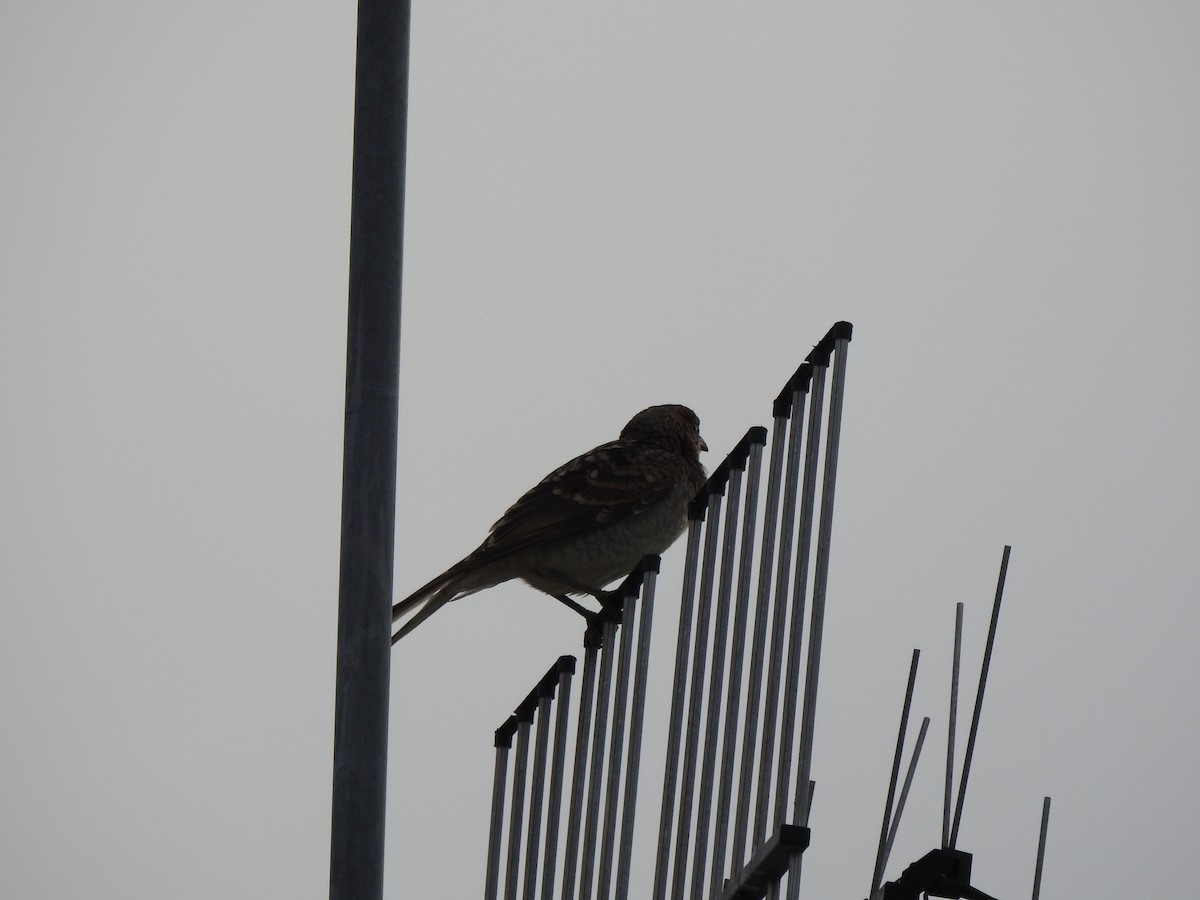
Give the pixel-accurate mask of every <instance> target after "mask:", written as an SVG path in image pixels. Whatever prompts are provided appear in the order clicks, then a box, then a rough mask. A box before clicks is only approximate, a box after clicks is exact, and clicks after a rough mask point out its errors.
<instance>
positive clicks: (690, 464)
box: [392, 404, 708, 644]
mask: <svg viewBox="0 0 1200 900" xmlns="http://www.w3.org/2000/svg"><path fill="white" fill-rule="evenodd" d="M707 449H708V445H707V444H705V443H704V439H703V438H702V437H700V420H699V419H698V418H697V417H696V414H695V413H694V412H692V411H691V410H690V409H688V408H687V407H686V406H678V405H674V404H668V405H664V406H651V407H649V408H647V409H643V410H642V411H641V412H639V413H638V414H637V415H636V416H634V417H633V418H632V419H630V420H629V422H628V424H627V425H626V426H625V427H624V428H623V429H621V435H620V437H619V438H617V440H615V441H610V442H609V443H607V444H601V445H600V446H599V447H596V448H594V449H592V450H589V451H588V452H587V453H585V454H583V455H582V456H577V457H575V459H573V460H571V461H570V462H568V463H566V464H565V465H563V466H561V467H559V468H558V469H555V470H554V471H553V472H551V473H550V474H549V475H547V476H546V477H545V478H543V479H542V480H541V481H540V482H539V483H538V484H537V485H536V486H535V487H533V488H532V489H530V490H529V491H527V492H526V493H525V495H524V496H523V497H521V499H520V500H518V501H517V502H516V503H514V504H513V505H512V506H511V507H509V509H508V511H507V512H506V513H505V514H504V515H503V516H501V517H500V520H499V521H498V522H496V524H495V525H493V526H492V527H491V533H490V534H489V535H488V537H487V539H486V540H485V541H484V542H483V543H482V544H480V545H479V547H477V548H476V549H475V550H473V551H472V552H471V553H469V554H468V555H467V556H465V557H464V558H463V559H461V560H460V561H459V562H456V563H455V564H454V565H452V566H451V567H450V568H449V569H447V570H446V571H445V572H443V573H442V574H441V575H439V576H437V578H434V579H433V580H432V581H430V582H428V583H427V584H425V585H423V586H422V587H420V588H418V589H417V590H416V591H414V592H413V593H412V594H411V595H410V596H408V597H406V598H405V599H403V600H401V601H400V602H399V603H397V604H395V605H394V606H393V607H392V622H393V623H394V622H396V621H398V620H399V619H401V618H403V617H404V616H405V615H407V614H409V613H412V615H410V616H409V618H408V619H407V621H405V622H404V624H403V625H402V626H401V627H400V630H399V631H397V632H396V634H395V635H393V637H392V643H393V644H394V643H396V641H398V640H400V638H402V637H404V636H405V635H406V634H408V633H409V632H410V631H412V630H413V629H414V628H416V627H417V626H418V625H420V624H421V623H422V622H424V621H425V620H426V619H427V618H429V617H430V616H431V615H433V614H434V613H435V612H437V611H438V610H439V609H441V608H442V607H443V606H445V605H446V604H447V603H449V602H450V601H451V600H457V599H458V598H459V597H465V596H467V595H468V594H473V593H475V592H476V591H482V590H484V589H485V588H490V587H492V586H494V585H497V584H500V583H501V582H504V581H509V580H510V579H513V578H520V579H522V580H524V581H525V582H527V583H528V584H530V585H532V586H533V587H535V588H537V589H538V590H539V591H544V592H545V593H547V594H549V595H550V596H552V597H554V598H555V599H557V600H559V601H561V602H562V603H564V604H566V605H567V606H569V607H570V608H571V609H573V610H575V611H576V612H578V613H580V614H581V615H583V616H585V617H587V618H589V620H590V619H591V618H594V616H595V613H592V612H590V611H589V610H588V609H586V608H585V607H584V606H582V605H581V604H579V603H577V602H576V601H574V600H572V599H571V598H570V596H569V595H571V594H576V595H578V594H588V595H591V596H593V597H596V598H597V599H599V600H600V601H601V602H602V603H603V602H604V601H605V599H606V594H605V592H604V590H603V588H604V586H605V585H607V584H610V583H612V582H613V581H615V580H616V579H618V578H623V577H624V576H625V575H627V574H629V572H630V570H632V569H633V567H634V566H636V565H637V564H638V562H639V561H640V560H641V558H642V557H643V556H647V555H651V554H660V553H662V552H663V551H664V550H666V549H667V548H668V547H670V546H671V544H673V543H674V542H675V539H676V538H678V537H679V535H680V534H682V533H683V530H684V528H685V527H686V525H687V507H688V503H689V501H691V499H692V498H693V497H694V496H695V495H696V493H697V492H698V491H699V490H700V488H701V487H702V486H703V485H704V479H705V472H704V466H702V465H701V464H700V451H701V450H707ZM414 610H415V612H414Z"/></svg>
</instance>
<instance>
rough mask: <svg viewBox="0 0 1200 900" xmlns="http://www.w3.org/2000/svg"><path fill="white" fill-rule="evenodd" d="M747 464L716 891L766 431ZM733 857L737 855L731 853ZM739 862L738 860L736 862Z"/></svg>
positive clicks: (758, 430)
mask: <svg viewBox="0 0 1200 900" xmlns="http://www.w3.org/2000/svg"><path fill="white" fill-rule="evenodd" d="M749 439H750V464H749V468H748V470H747V474H746V499H745V503H744V506H745V515H743V517H742V543H741V549H740V551H739V553H740V559H739V560H738V586H737V604H736V606H735V608H734V614H733V637H732V639H731V640H732V646H731V648H730V651H729V654H730V659H729V690H728V691H727V692H726V695H725V725H724V744H723V745H722V748H721V760H722V764H721V784H720V787H719V788H718V796H717V818H716V829H717V830H716V835H715V836H714V840H713V863H712V873H713V887H714V888H715V890H716V892H717V893H719V892H720V888H721V885H722V883H723V881H722V880H723V879H724V877H725V858H726V850H727V848H728V844H729V831H730V827H729V826H730V824H731V823H730V821H729V819H730V815H729V807H730V804H731V802H732V795H733V779H734V774H735V765H734V762H735V759H736V757H735V750H736V746H737V737H738V719H739V716H740V713H741V701H742V669H743V666H744V664H745V656H746V625H747V622H748V619H749V614H750V575H751V572H752V571H753V566H754V537H755V529H756V528H757V526H758V485H759V481H760V480H761V475H762V450H763V446H764V445H765V444H766V441H767V429H765V428H762V427H755V428H751V429H750V433H749ZM735 855H737V854H736V853H735ZM739 861H740V860H739Z"/></svg>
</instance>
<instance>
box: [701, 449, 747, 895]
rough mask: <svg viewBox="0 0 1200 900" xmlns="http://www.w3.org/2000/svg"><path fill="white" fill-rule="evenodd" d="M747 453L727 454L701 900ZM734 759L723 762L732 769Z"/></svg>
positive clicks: (707, 726) (704, 773) (704, 767)
mask: <svg viewBox="0 0 1200 900" xmlns="http://www.w3.org/2000/svg"><path fill="white" fill-rule="evenodd" d="M749 451H750V436H749V435H746V437H745V438H744V439H743V440H742V441H741V442H739V444H738V447H737V448H735V449H734V451H733V453H731V454H730V455H729V487H728V492H729V493H728V497H727V499H726V501H725V523H724V525H722V527H721V575H720V580H719V581H718V582H717V609H716V614H715V617H714V622H715V624H716V628H715V629H714V630H713V641H712V666H711V667H710V668H709V675H708V711H707V713H706V716H705V721H704V756H703V762H702V763H701V769H700V784H701V785H702V786H703V790H701V791H700V806H699V809H698V810H697V812H696V846H695V849H694V851H693V855H692V897H693V898H695V900H700V898H701V897H702V896H703V894H704V890H705V887H706V885H707V878H706V874H705V870H706V867H707V865H708V859H709V855H710V854H711V852H712V848H711V847H710V846H709V830H710V827H711V819H712V801H713V792H712V786H713V784H714V783H715V782H716V780H717V775H716V767H717V738H718V731H719V729H720V725H721V700H722V697H723V689H724V687H725V655H726V653H725V650H726V647H727V645H728V637H729V601H730V598H731V596H732V593H733V564H734V561H735V560H736V554H735V553H734V549H735V546H736V544H737V533H738V532H737V526H738V513H740V512H741V496H742V475H743V473H744V470H745V468H746V456H747V454H748V453H749ZM732 765H733V760H731V759H730V760H723V767H724V766H732Z"/></svg>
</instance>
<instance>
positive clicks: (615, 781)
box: [596, 593, 638, 900]
mask: <svg viewBox="0 0 1200 900" xmlns="http://www.w3.org/2000/svg"><path fill="white" fill-rule="evenodd" d="M637 607H638V595H637V593H634V594H632V595H629V596H626V597H625V604H624V606H623V607H622V609H621V624H622V625H623V626H624V627H623V628H621V630H620V631H619V632H618V634H619V637H620V645H621V647H620V652H619V653H618V654H617V680H616V683H615V685H614V686H613V701H612V707H613V714H612V726H611V728H610V730H611V732H612V738H611V740H610V741H609V743H608V772H607V773H606V777H607V781H606V782H605V785H604V818H603V826H602V828H601V838H600V876H599V879H598V881H599V885H598V887H597V889H596V896H597V897H599V898H601V900H607V898H608V897H609V896H610V894H609V890H610V888H611V885H612V878H613V875H615V874H616V873H615V872H614V871H613V854H614V853H615V852H616V841H617V804H618V802H619V801H620V799H621V773H622V771H623V768H624V762H625V757H624V753H625V725H626V722H625V719H626V714H627V712H628V709H629V680H630V677H631V675H632V669H633V648H634V642H635V635H634V633H633V622H634V615H635V613H636V612H637Z"/></svg>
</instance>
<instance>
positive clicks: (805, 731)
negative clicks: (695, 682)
mask: <svg viewBox="0 0 1200 900" xmlns="http://www.w3.org/2000/svg"><path fill="white" fill-rule="evenodd" d="M850 333H851V325H850V323H849V322H839V323H837V324H836V325H834V326H833V328H832V329H830V332H829V334H828V335H826V337H825V338H823V339H822V344H823V343H825V342H826V341H830V342H831V343H832V345H833V356H834V363H833V380H832V382H831V384H830V388H829V424H828V427H827V430H826V438H825V473H824V479H823V481H822V485H821V515H820V526H819V531H818V533H817V558H816V567H815V569H814V570H813V598H812V614H811V617H810V619H809V629H808V660H807V662H808V668H807V671H806V672H805V676H804V708H803V710H802V721H801V726H800V769H799V773H800V774H799V777H798V778H797V779H796V784H797V786H799V787H801V788H803V790H797V791H796V812H797V816H799V814H800V813H801V811H806V810H808V809H809V808H811V804H809V803H808V801H807V799H806V798H805V796H804V794H805V792H806V791H807V789H808V784H809V781H810V780H811V779H812V754H813V732H814V731H815V729H816V721H817V687H818V684H819V678H820V673H821V641H822V640H823V639H824V637H825V591H826V589H827V587H828V585H829V546H830V542H831V541H832V539H833V500H834V493H835V488H836V486H837V463H838V449H839V446H840V444H841V434H842V398H843V396H844V394H845V389H846V352H847V350H848V349H849V345H850ZM803 814H804V818H803V819H801V820H800V824H801V825H808V813H807V812H804V813H803Z"/></svg>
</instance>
